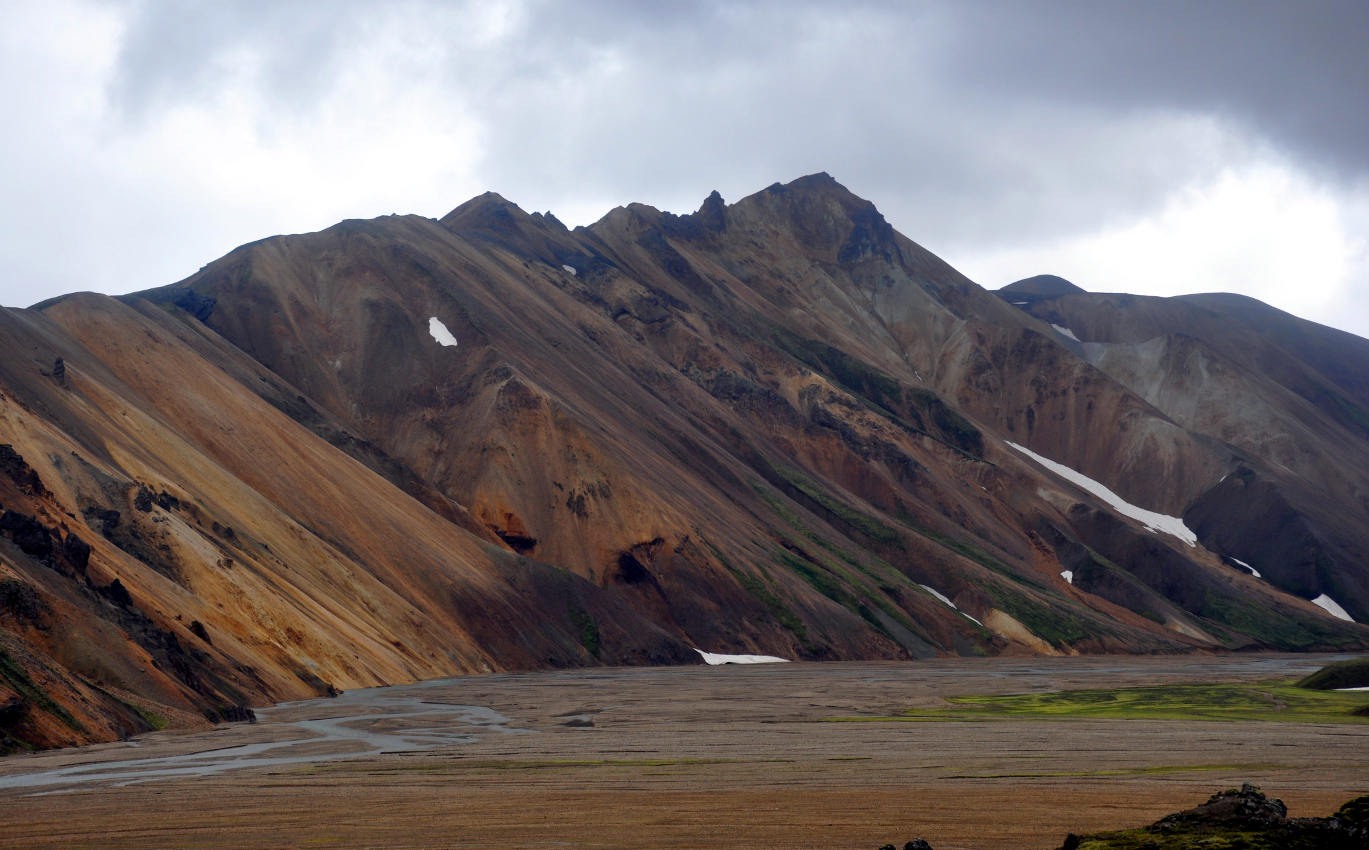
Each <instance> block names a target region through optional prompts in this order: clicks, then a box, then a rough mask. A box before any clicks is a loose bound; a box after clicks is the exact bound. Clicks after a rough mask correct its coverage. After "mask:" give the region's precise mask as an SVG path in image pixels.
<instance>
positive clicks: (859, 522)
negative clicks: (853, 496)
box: [771, 464, 903, 549]
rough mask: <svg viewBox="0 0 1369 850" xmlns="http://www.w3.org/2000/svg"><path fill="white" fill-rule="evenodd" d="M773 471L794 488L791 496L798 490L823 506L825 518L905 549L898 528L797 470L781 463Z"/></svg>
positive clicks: (879, 541)
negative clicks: (829, 490)
mask: <svg viewBox="0 0 1369 850" xmlns="http://www.w3.org/2000/svg"><path fill="white" fill-rule="evenodd" d="M771 470H772V471H773V472H774V473H775V475H776V476H778V477H779V478H780V479H781V480H782V481H783V482H784V484H785V485H787V487H788V488H790V489H791V493H790V495H793V494H794V493H798V494H800V495H802V496H803V497H805V499H806V500H807V501H808V502H811V503H812V504H813V505H814V506H816V507H817V508H818V509H820V510H821V511H822V512H823V514H824V515H825V517H824V518H826V519H828V520H829V521H835V522H836V523H837V524H838V525H841V526H843V527H845V528H847V529H849V530H851V531H854V532H856V533H857V534H859V535H861V536H862V537H865V538H867V539H869V540H871V541H873V542H875V543H880V544H883V545H885V546H892V547H895V548H898V549H902V548H903V538H902V537H901V536H900V535H899V533H898V532H897V531H895V530H894V529H892V528H890V527H889V526H887V525H885V524H884V523H882V522H880V521H879V520H877V519H875V518H874V517H872V516H869V515H868V514H863V513H861V512H860V511H858V510H856V509H854V508H852V507H850V506H849V505H847V504H846V503H845V502H842V501H840V500H838V499H836V498H833V496H832V495H831V494H830V493H828V492H827V491H826V490H824V489H823V488H822V487H819V486H818V485H817V483H815V482H814V481H812V480H810V479H809V478H807V477H806V476H804V475H803V473H801V472H799V471H798V470H797V469H794V468H793V467H790V466H784V465H783V464H781V465H778V466H773V465H772V466H771Z"/></svg>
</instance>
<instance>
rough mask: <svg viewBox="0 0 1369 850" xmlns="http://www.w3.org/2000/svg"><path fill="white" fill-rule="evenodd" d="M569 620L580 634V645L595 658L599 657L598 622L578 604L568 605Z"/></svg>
mask: <svg viewBox="0 0 1369 850" xmlns="http://www.w3.org/2000/svg"><path fill="white" fill-rule="evenodd" d="M569 613H570V622H571V624H572V625H574V626H575V628H576V630H577V631H578V632H579V635H580V645H581V646H583V647H584V648H585V651H586V652H588V653H589V654H590V655H593V656H594V657H595V658H598V657H599V624H598V623H596V622H594V617H593V616H591V615H590V613H589V612H588V611H585V610H583V609H582V608H580V607H579V606H576V605H571V606H570V611H569Z"/></svg>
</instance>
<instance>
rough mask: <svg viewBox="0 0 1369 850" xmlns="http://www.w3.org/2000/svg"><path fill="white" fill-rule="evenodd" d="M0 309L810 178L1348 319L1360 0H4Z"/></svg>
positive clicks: (1363, 235) (1367, 247)
mask: <svg viewBox="0 0 1369 850" xmlns="http://www.w3.org/2000/svg"><path fill="white" fill-rule="evenodd" d="M0 12H3V18H0V20H3V21H4V27H3V29H0V91H2V92H3V100H2V101H0V102H2V103H3V104H4V118H3V123H4V126H5V129H4V131H3V133H0V187H3V194H0V303H4V304H6V305H11V306H24V305H27V304H31V303H33V302H36V301H39V300H41V299H43V298H47V297H50V296H52V295H56V294H60V293H64V292H71V291H76V290H83V289H90V290H97V291H102V292H109V293H121V292H129V291H133V290H137V289H144V288H148V287H151V286H158V285H162V284H166V283H171V282H173V281H176V280H179V279H181V278H183V277H185V276H187V275H189V274H191V273H193V272H194V271H195V270H196V269H198V268H199V267H200V266H201V265H203V264H205V263H207V262H209V261H211V260H213V259H215V258H217V257H219V256H221V255H223V254H224V253H227V252H228V251H229V250H231V249H232V248H234V247H235V246H237V245H239V244H241V243H243V242H248V241H251V240H254V239H258V238H261V237H264V236H269V235H272V234H276V233H291V232H303V231H310V230H317V229H320V228H323V227H327V226H328V225H330V224H333V223H335V222H336V221H338V220H340V219H343V218H360V217H370V216H375V215H382V214H387V213H391V212H401V213H408V212H413V213H420V214H423V215H430V216H440V215H442V214H444V213H446V212H447V211H448V210H450V209H451V208H453V207H455V206H457V205H458V204H460V203H461V202H462V201H464V200H466V199H467V198H469V197H471V196H473V195H476V194H479V193H480V192H483V191H485V190H487V189H492V190H494V191H497V192H499V193H500V194H502V195H504V196H505V197H507V198H509V199H510V200H512V201H515V202H516V203H518V204H519V205H521V206H522V207H523V208H524V209H527V210H530V211H531V210H548V209H549V210H551V211H553V212H555V213H556V215H557V216H558V217H559V218H561V219H562V220H563V221H565V222H566V223H568V224H571V225H574V224H588V223H590V222H592V221H594V220H595V219H597V218H598V217H599V216H601V215H602V214H604V213H605V212H607V211H608V210H609V209H611V208H612V207H614V206H617V205H620V204H626V203H628V202H631V201H640V202H642V203H647V204H651V205H653V206H656V207H659V208H661V209H665V210H670V211H672V212H688V211H691V210H693V209H695V208H697V207H698V205H699V204H700V202H701V201H702V200H703V198H704V197H705V196H706V195H707V194H708V192H709V191H710V190H713V189H718V190H719V191H720V192H722V194H723V197H724V198H726V199H727V200H728V201H729V202H730V201H734V200H736V199H738V198H740V197H742V196H744V195H747V194H750V193H751V192H754V191H757V190H759V189H761V188H763V187H764V186H766V185H769V184H770V183H773V182H776V181H788V180H791V179H793V178H795V177H798V176H801V175H803V174H807V173H811V172H814V171H827V172H829V173H831V174H832V175H833V176H834V177H836V178H837V179H838V180H839V181H841V182H842V183H844V184H845V185H846V186H847V187H848V188H850V189H851V190H852V191H854V192H856V193H857V194H859V195H861V196H862V197H865V198H868V199H870V200H872V201H874V202H875V204H876V205H877V206H878V207H879V208H880V210H881V211H882V212H883V213H884V214H885V217H886V218H888V219H889V221H890V222H892V223H893V225H894V226H895V227H896V228H898V229H899V230H900V231H902V232H903V233H905V234H906V235H908V236H909V237H911V238H912V239H914V240H916V241H918V242H919V243H921V244H923V245H924V246H926V247H927V248H929V249H931V250H932V251H934V252H936V253H937V254H940V255H941V256H942V257H944V258H946V259H947V260H948V261H950V262H951V263H952V264H953V265H955V266H956V267H958V268H959V269H960V270H962V271H963V272H965V273H966V274H968V275H969V276H970V277H971V278H973V279H974V280H976V281H978V282H979V283H981V284H982V285H984V286H986V287H989V288H997V287H999V286H1002V285H1004V284H1007V283H1010V282H1012V281H1013V280H1016V279H1018V278H1021V277H1026V276H1029V275H1033V274H1038V273H1042V272H1051V273H1055V274H1060V275H1063V276H1065V277H1068V278H1070V279H1071V280H1073V281H1075V282H1076V283H1078V284H1079V285H1080V286H1083V287H1084V288H1085V289H1089V290H1093V291H1129V292H1137V293H1150V294H1158V295H1172V294H1179V293H1186V292H1212V291H1227V292H1242V293H1246V294H1248V295H1252V296H1254V297H1256V298H1259V299H1261V300H1264V301H1267V302H1269V303H1271V304H1273V305H1275V306H1277V307H1280V308H1282V309H1285V310H1288V311H1289V312H1292V313H1295V314H1297V315H1300V316H1304V317H1306V318H1310V319H1314V320H1316V321H1319V322H1323V323H1326V324H1330V325H1333V326H1336V327H1340V328H1342V329H1345V330H1349V331H1351V332H1354V333H1358V334H1360V335H1361V336H1369V107H1367V106H1366V93H1369V60H1367V59H1366V58H1365V57H1366V55H1369V50H1366V47H1365V46H1366V45H1367V44H1369V3H1366V2H1363V0H1347V2H1296V3H1295V2H1285V0H1277V1H1276V2H1259V0H1241V2H1236V0H1232V2H1219V0H1193V2H1166V0H1147V2H1134V0H1131V1H1130V2H1111V0H1079V1H1078V2H1074V1H1073V0H1016V1H1015V2H1014V0H1001V2H995V0H929V2H888V3H883V2H868V3H861V2H851V0H846V2H842V3H836V2H831V3H803V2H796V0H784V1H783V2H739V0H731V1H730V2H719V3H689V2H679V0H677V2H672V3H655V2H641V3H637V2H628V0H594V2H587V1H586V0H580V1H579V2H570V0H563V1H562V2H550V0H548V2H536V0H511V2H496V1H495V0H479V2H472V3H464V2H423V0H408V2H390V3H373V2H363V0H298V2H289V0H275V2H237V3H234V2H229V0H212V2H193V0H145V1H144V2H120V0H109V2H106V1H105V0H99V2H96V1H95V0H91V2H85V0H34V2H26V0H0Z"/></svg>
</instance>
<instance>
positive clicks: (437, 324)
mask: <svg viewBox="0 0 1369 850" xmlns="http://www.w3.org/2000/svg"><path fill="white" fill-rule="evenodd" d="M428 333H430V334H432V335H433V339H435V340H437V342H438V344H439V345H456V337H454V336H452V332H451V331H449V330H447V326H446V325H444V324H442V320H441V319H439V318H438V317H436V316H430V317H429V318H428Z"/></svg>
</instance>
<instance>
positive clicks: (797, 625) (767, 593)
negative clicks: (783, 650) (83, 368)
mask: <svg viewBox="0 0 1369 850" xmlns="http://www.w3.org/2000/svg"><path fill="white" fill-rule="evenodd" d="M723 566H724V567H726V568H727V571H728V572H729V573H731V574H732V577H733V578H734V579H736V581H737V584H739V585H741V586H742V588H743V589H744V590H746V592H747V593H749V594H751V595H752V596H754V597H755V598H756V599H757V600H759V601H760V603H761V604H762V605H764V606H765V610H767V611H769V612H770V616H772V617H774V618H775V622H777V623H779V624H780V625H781V626H783V627H784V628H785V629H787V630H789V631H790V632H791V633H792V634H793V635H794V637H796V638H798V640H799V645H800V646H802V647H803V648H804V650H806V651H812V650H814V649H816V647H814V646H813V643H812V641H810V640H809V639H808V626H807V625H806V624H805V623H804V622H803V620H801V619H800V618H799V616H798V615H797V614H795V613H794V611H793V609H791V608H790V607H789V606H788V605H786V604H784V600H782V599H780V598H779V596H778V595H776V594H775V592H774V591H773V590H771V589H770V587H769V586H768V585H767V584H766V583H765V582H763V581H762V580H761V579H759V578H757V577H756V576H753V575H749V574H747V573H744V572H742V571H741V570H738V569H735V568H733V566H732V565H731V564H729V563H727V562H726V561H723Z"/></svg>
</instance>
